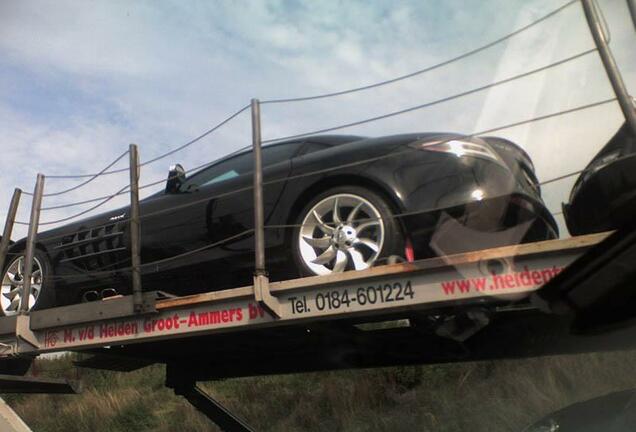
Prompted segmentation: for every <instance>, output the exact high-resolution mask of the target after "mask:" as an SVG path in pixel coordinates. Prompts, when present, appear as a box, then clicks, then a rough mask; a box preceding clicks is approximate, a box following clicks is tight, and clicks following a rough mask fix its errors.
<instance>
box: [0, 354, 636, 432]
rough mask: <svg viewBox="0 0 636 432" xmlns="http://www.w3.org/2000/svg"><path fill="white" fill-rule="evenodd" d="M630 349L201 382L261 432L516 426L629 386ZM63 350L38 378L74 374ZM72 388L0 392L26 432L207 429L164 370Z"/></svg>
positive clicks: (106, 376)
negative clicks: (76, 391) (168, 383)
mask: <svg viewBox="0 0 636 432" xmlns="http://www.w3.org/2000/svg"><path fill="white" fill-rule="evenodd" d="M635 360H636V352H632V351H629V352H616V353H597V354H581V355H570V356H553V357H544V358H534V359H525V360H504V361H497V362H477V363H464V364H449V365H433V366H417V367H397V368H383V369H368V370H357V371H339V372H323V373H309V374H297V375H284V376H269V377H256V378H240V379H232V380H225V381H219V382H209V383H204V384H203V387H204V388H205V389H206V390H207V391H209V392H210V393H211V394H212V395H213V396H214V397H215V398H217V399H218V400H220V401H221V402H222V403H224V404H225V405H226V406H228V407H229V408H230V409H232V410H233V411H234V412H236V413H237V414H239V415H241V416H242V417H243V418H244V419H246V420H247V421H248V423H250V424H251V425H252V426H253V427H254V428H255V429H256V430H259V431H260V430H262V431H360V432H362V431H387V432H397V431H451V432H452V431H471V432H472V431H474V432H479V431H484V432H486V431H488V432H490V431H520V430H522V429H523V428H524V427H525V426H527V425H528V424H530V423H532V422H534V421H536V420H537V419H539V418H540V417H542V416H544V415H546V414H547V413H549V412H552V411H555V410H557V409H560V408H562V407H564V406H566V405H569V404H572V403H574V402H578V401H581V400H586V399H589V398H592V397H595V396H600V395H603V394H606V393H610V392H613V391H617V390H622V389H627V388H633V387H636V374H633V373H632V368H631V365H632V364H633V363H634V361H635ZM70 361H71V358H70V356H67V357H63V358H58V359H39V360H38V364H37V369H38V370H39V375H40V376H50V377H63V376H66V377H68V378H74V377H75V371H73V370H72V369H70ZM81 373H82V376H81V378H82V381H83V383H84V391H83V393H82V394H80V395H63V396H62V395H5V396H3V397H4V398H5V400H7V402H8V403H9V404H10V405H11V406H12V407H13V408H14V409H15V410H16V411H17V412H18V414H20V415H21V416H22V418H23V419H24V420H25V421H26V422H27V424H29V425H30V426H31V427H32V428H33V430H34V431H67V432H72V431H88V432H102V431H103V432H106V431H108V432H118V431H122V432H124V431H126V432H129V431H160V432H163V431H165V432H168V431H170V432H172V431H179V432H187V431H207V430H210V431H215V430H217V429H216V428H215V427H214V426H213V425H212V424H211V423H210V422H209V421H208V420H207V418H205V417H203V416H202V415H200V414H199V413H198V412H197V411H196V410H195V409H193V408H192V407H191V406H190V405H189V404H188V403H187V402H186V401H185V400H184V399H183V398H181V397H178V396H175V395H174V394H173V393H172V391H171V390H168V389H166V388H165V387H164V385H163V384H164V368H163V367H162V366H152V367H148V368H145V369H142V370H139V371H135V372H130V373H113V372H105V371H95V370H83V371H82V372H81Z"/></svg>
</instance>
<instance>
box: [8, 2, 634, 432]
mask: <svg viewBox="0 0 636 432" xmlns="http://www.w3.org/2000/svg"><path fill="white" fill-rule="evenodd" d="M581 4H582V5H583V7H584V11H585V15H586V18H587V20H588V24H589V27H590V30H591V33H592V36H593V38H594V41H595V43H596V46H597V49H598V52H599V54H600V56H601V60H602V61H603V65H604V67H605V70H606V72H607V75H608V78H609V80H610V83H611V84H612V87H613V89H614V92H615V94H616V99H617V101H618V103H619V105H620V107H621V109H622V111H623V114H624V116H625V119H626V121H627V123H628V124H629V125H630V127H631V128H632V130H633V131H635V132H636V110H635V108H634V104H633V101H632V99H631V97H630V96H629V95H628V93H627V90H626V88H625V85H624V84H623V82H622V79H621V77H620V74H619V72H618V68H617V66H616V64H615V62H614V59H613V57H612V55H611V52H610V50H609V47H608V45H607V38H606V36H605V35H604V34H603V30H602V26H601V24H600V20H599V17H598V12H597V9H595V8H594V6H593V4H592V0H581ZM630 5H631V3H630ZM252 127H253V144H254V173H255V175H254V209H255V224H254V226H255V229H254V237H255V251H256V254H255V263H256V266H255V268H256V272H255V276H254V284H253V286H247V287H242V288H233V289H228V290H223V291H211V292H208V293H204V294H198V295H192V296H186V297H169V296H166V295H165V294H163V293H160V292H155V291H147V292H142V290H141V274H140V257H139V201H138V175H139V173H138V160H137V151H136V146H131V151H130V158H131V163H130V167H131V170H130V178H131V184H130V192H131V208H130V212H131V215H130V237H131V249H132V251H131V252H132V256H131V261H132V292H133V294H132V295H130V296H124V297H122V296H119V297H113V298H109V299H105V300H102V301H95V302H90V303H82V304H77V305H71V306H64V307H57V308H52V309H47V310H41V311H30V312H29V311H28V305H27V302H26V301H22V302H21V303H22V304H21V305H20V308H19V313H18V314H17V315H14V316H8V317H1V318H0V363H2V362H7V363H6V364H10V363H11V362H12V361H16V362H18V363H19V361H20V360H21V359H26V360H27V361H28V359H30V358H34V357H35V356H38V355H40V354H44V353H54V352H64V351H73V352H80V353H89V354H93V356H92V357H90V358H87V359H85V360H82V361H79V362H77V363H76V364H77V365H78V366H83V367H93V368H101V369H108V370H116V371H129V370H134V369H138V368H141V367H144V366H146V365H149V364H152V363H164V364H166V366H167V367H166V385H167V386H168V387H171V388H172V389H174V391H175V393H176V394H178V395H182V396H184V397H185V398H186V399H187V400H188V401H189V402H190V403H192V404H193V405H194V406H195V407H196V408H198V409H199V410H201V411H202V412H203V413H205V414H206V415H207V416H208V417H209V418H210V419H211V420H213V421H214V422H215V423H217V424H218V425H219V427H220V428H221V429H223V430H226V431H250V430H252V429H251V428H250V427H249V426H248V425H247V424H246V423H245V422H243V421H242V420H241V419H239V418H237V417H236V416H234V415H233V414H232V413H230V412H229V411H228V410H227V409H225V408H224V407H223V406H221V405H220V404H219V403H218V402H216V401H215V400H213V399H212V398H211V397H209V396H208V395H207V394H205V392H203V391H202V390H201V389H200V388H199V387H197V386H196V382H197V381H201V380H213V379H222V378H229V377H239V376H253V375H263V374H277V373H292V372H306V371H318V370H330V369H343V368H362V367H379V366H391V365H405V364H425V363H441V362H458V361H475V360H485V359H500V358H523V357H529V356H538V355H548V354H560V353H576V352H589V351H604V350H620V349H632V348H636V326H630V325H629V324H630V323H632V322H633V321H634V317H635V316H636V312H635V311H636V286H635V284H634V280H636V217H635V218H634V221H633V222H632V223H631V225H627V226H623V227H621V228H620V229H618V230H617V231H615V232H612V233H600V234H592V235H585V236H580V237H572V238H568V239H561V240H549V241H543V242H537V243H528V244H522V245H514V246H506V247H498V248H494V249H488V250H481V251H475V252H468V253H461V254H456V255H448V256H443V257H439V258H430V259H424V260H419V261H415V262H404V263H394V264H389V265H384V266H379V267H374V268H370V269H368V270H362V271H354V272H346V273H340V274H333V275H327V276H315V277H308V278H302V279H295V280H288V281H282V282H272V283H270V282H269V281H268V279H267V274H266V272H265V257H264V236H263V230H264V220H263V219H264V218H263V195H262V187H263V185H262V162H261V152H260V149H261V137H260V108H259V103H258V101H257V100H253V101H252ZM43 182H44V177H43V176H42V175H38V181H37V182H36V188H35V191H34V198H33V206H32V209H31V221H30V224H29V235H28V238H27V244H26V251H25V262H26V265H25V275H24V276H25V277H24V279H25V281H24V287H23V289H24V290H28V289H29V286H30V272H31V270H30V265H29V263H30V262H31V261H32V259H33V253H34V249H35V245H36V235H37V228H38V221H39V211H40V204H41V198H42V193H43V191H42V189H43ZM19 196H20V191H19V190H16V194H14V199H13V200H12V203H11V207H10V209H9V212H8V215H7V222H8V223H7V224H6V225H5V230H4V235H3V238H2V240H1V241H0V263H3V262H4V259H5V257H6V252H7V248H8V245H9V238H10V235H11V230H12V225H13V220H14V218H15V212H16V208H17V205H18V201H19ZM0 267H3V265H0ZM211 288H213V287H211ZM22 298H23V299H24V298H26V296H22ZM387 322H390V323H391V325H389V324H388V323H387ZM378 324H379V325H378ZM3 390H4V391H15V392H19V391H23V392H36V391H40V392H47V391H50V392H58V393H68V392H73V391H74V389H73V388H72V387H71V386H69V385H68V384H67V383H64V382H59V380H57V381H56V380H43V379H33V378H27V377H11V376H7V375H3V376H0V392H2V391H3Z"/></svg>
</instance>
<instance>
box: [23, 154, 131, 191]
mask: <svg viewBox="0 0 636 432" xmlns="http://www.w3.org/2000/svg"><path fill="white" fill-rule="evenodd" d="M127 154H128V150H126V151H125V152H123V153H122V154H121V155H120V156H118V157H117V158H116V159H115V160H114V161H112V162H111V163H109V164H108V165H107V166H106V167H105V168H104V169H102V170H101V171H100V172H98V173H96V174H90V175H86V176H82V177H90V178H89V179H88V180H86V181H83V182H82V183H80V184H78V185H75V186H73V187H71V188H68V189H64V190H61V191H57V192H51V193H45V194H43V195H42V196H44V197H52V196H58V195H63V194H65V193H68V192H72V191H74V190H77V189H79V188H81V187H82V186H85V185H87V184H89V183H90V182H92V181H93V180H95V179H96V178H98V177H99V176H101V175H103V174H104V173H105V172H106V171H107V170H108V169H109V168H111V167H112V166H113V165H115V164H116V163H117V162H119V161H120V160H121V159H122V158H123V157H124V156H126V155H127ZM46 178H58V179H59V178H79V177H77V176H65V175H50V176H46ZM22 193H23V194H25V195H30V196H33V194H32V193H30V192H24V191H23V192H22Z"/></svg>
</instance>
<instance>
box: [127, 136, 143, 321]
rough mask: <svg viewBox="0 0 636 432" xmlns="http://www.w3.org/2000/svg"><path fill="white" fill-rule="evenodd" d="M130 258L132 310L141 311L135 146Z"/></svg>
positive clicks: (131, 153)
mask: <svg viewBox="0 0 636 432" xmlns="http://www.w3.org/2000/svg"><path fill="white" fill-rule="evenodd" d="M129 156H130V222H129V226H130V255H131V256H130V258H131V264H132V266H131V267H132V293H133V310H134V311H135V313H140V312H142V311H143V295H142V291H141V258H140V243H141V228H140V223H139V150H138V149H137V145H136V144H130V149H129Z"/></svg>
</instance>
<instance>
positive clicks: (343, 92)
mask: <svg viewBox="0 0 636 432" xmlns="http://www.w3.org/2000/svg"><path fill="white" fill-rule="evenodd" d="M577 2H578V0H572V1H569V2H567V3H565V4H564V5H563V6H561V7H559V8H557V9H555V10H553V11H552V12H550V13H548V14H547V15H544V16H543V17H541V18H539V19H537V20H535V21H533V22H531V23H530V24H527V25H525V26H523V27H521V28H519V29H517V30H515V31H513V32H512V33H508V34H507V35H505V36H503V37H500V38H499V39H496V40H494V41H492V42H490V43H488V44H486V45H483V46H481V47H479V48H475V49H473V50H471V51H468V52H465V53H463V54H461V55H458V56H457V57H453V58H451V59H449V60H446V61H443V62H441V63H437V64H435V65H432V66H428V67H426V68H424V69H420V70H418V71H415V72H411V73H408V74H406V75H401V76H399V77H396V78H392V79H389V80H386V81H380V82H377V83H374V84H369V85H365V86H362V87H355V88H351V89H347V90H341V91H337V92H332V93H324V94H319V95H314V96H302V97H296V98H287V99H269V100H263V101H261V104H276V103H287V102H301V101H308V100H315V99H324V98H329V97H334V96H341V95H345V94H351V93H355V92H359V91H362V90H369V89H373V88H377V87H381V86H385V85H387V84H393V83H396V82H399V81H402V80H405V79H407V78H412V77H414V76H417V75H421V74H424V73H427V72H430V71H432V70H435V69H439V68H441V67H443V66H447V65H449V64H451V63H454V62H456V61H459V60H463V59H465V58H467V57H470V56H472V55H474V54H477V53H480V52H482V51H484V50H486V49H488V48H491V47H493V46H495V45H497V44H500V43H501V42H504V41H507V40H508V39H510V38H512V37H514V36H517V35H518V34H520V33H522V32H524V31H526V30H528V29H530V28H532V27H534V26H536V25H538V24H540V23H541V22H543V21H545V20H547V19H548V18H550V17H552V16H554V15H556V14H558V13H559V12H561V11H562V10H563V9H565V8H567V7H568V6H570V5H572V4H574V3H577Z"/></svg>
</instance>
